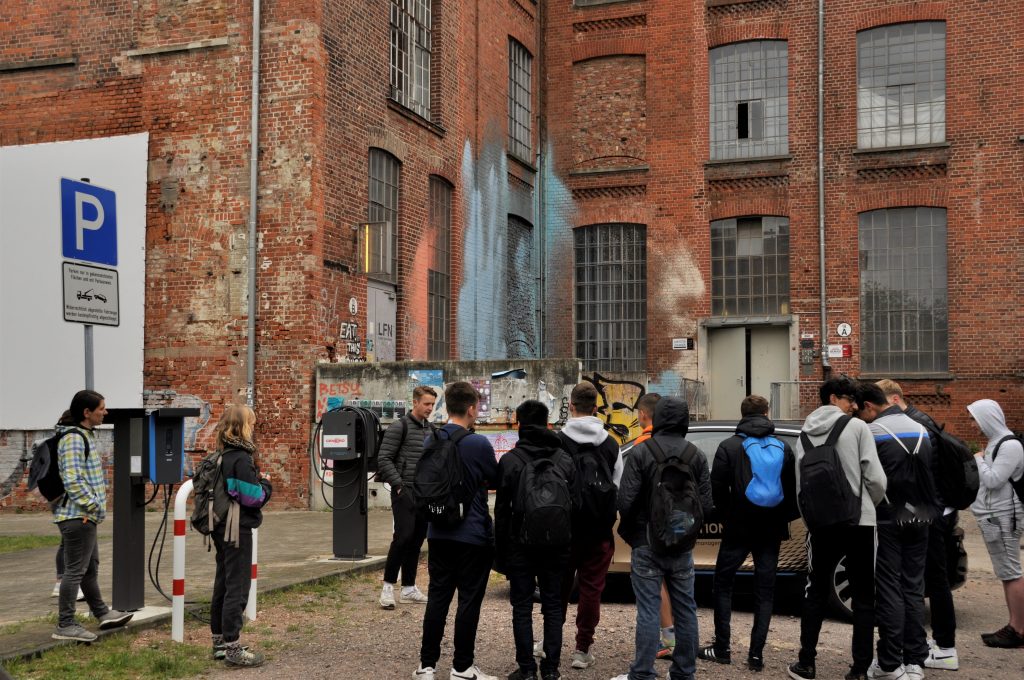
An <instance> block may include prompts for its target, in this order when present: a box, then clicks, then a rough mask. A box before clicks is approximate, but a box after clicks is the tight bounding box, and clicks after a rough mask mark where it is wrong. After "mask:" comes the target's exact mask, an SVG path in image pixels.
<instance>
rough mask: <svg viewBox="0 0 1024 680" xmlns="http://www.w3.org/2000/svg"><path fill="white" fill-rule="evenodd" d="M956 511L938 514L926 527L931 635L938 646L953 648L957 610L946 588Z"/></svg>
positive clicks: (925, 592) (926, 564)
mask: <svg viewBox="0 0 1024 680" xmlns="http://www.w3.org/2000/svg"><path fill="white" fill-rule="evenodd" d="M956 521H957V513H955V512H952V513H950V514H948V515H946V516H945V517H937V518H936V519H935V520H934V521H933V522H932V523H931V526H929V528H928V557H927V558H926V560H925V565H924V594H925V597H927V598H928V604H929V606H930V608H931V610H932V637H934V638H935V644H937V645H938V646H939V647H956V609H955V608H954V607H953V591H952V590H951V589H950V587H949V571H948V570H949V553H950V552H951V551H952V550H953V549H954V547H955V539H954V538H953V529H955V528H956Z"/></svg>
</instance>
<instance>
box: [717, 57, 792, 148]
mask: <svg viewBox="0 0 1024 680" xmlns="http://www.w3.org/2000/svg"><path fill="white" fill-rule="evenodd" d="M788 49H789V48H788V45H787V43H786V42H785V41H784V40H757V41H753V42H743V43H733V44H731V45H722V46H721V47H716V48H714V49H712V50H711V52H710V54H709V59H708V62H709V68H710V71H711V77H710V83H711V97H710V99H711V158H712V160H726V159H730V158H755V157H757V156H780V155H783V154H786V153H789V91H788V87H789V85H788V73H789V64H788V62H789V51H788Z"/></svg>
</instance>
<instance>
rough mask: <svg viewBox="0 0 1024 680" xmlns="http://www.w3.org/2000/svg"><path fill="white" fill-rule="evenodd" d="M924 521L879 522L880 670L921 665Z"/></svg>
mask: <svg viewBox="0 0 1024 680" xmlns="http://www.w3.org/2000/svg"><path fill="white" fill-rule="evenodd" d="M927 554H928V525H927V524H904V525H898V524H879V525H878V557H877V560H876V562H875V589H876V598H877V600H878V602H877V604H876V606H875V613H876V615H877V619H878V665H879V666H881V668H882V670H883V671H892V670H895V669H896V668H897V667H898V666H900V664H917V665H919V666H920V665H922V664H924V660H925V659H926V658H927V657H928V635H927V633H925V630H924V565H925V558H926V556H927Z"/></svg>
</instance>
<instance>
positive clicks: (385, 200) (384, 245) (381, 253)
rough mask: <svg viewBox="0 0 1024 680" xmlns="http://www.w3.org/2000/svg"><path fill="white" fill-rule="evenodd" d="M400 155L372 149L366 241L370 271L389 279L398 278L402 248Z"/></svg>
mask: <svg viewBox="0 0 1024 680" xmlns="http://www.w3.org/2000/svg"><path fill="white" fill-rule="evenodd" d="M400 167H401V166H400V164H399V162H398V159H397V158H395V157H394V156H392V155H391V154H389V153H388V152H387V151H382V150H380V149H370V209H369V211H368V215H367V218H368V221H369V222H370V223H371V225H373V226H374V228H373V229H371V230H368V233H367V235H366V237H365V241H364V243H363V244H362V247H363V248H364V253H362V257H363V259H364V261H365V262H366V265H365V269H366V273H367V274H369V275H370V276H371V277H373V278H377V279H383V280H385V281H395V280H396V274H397V271H396V259H395V253H396V251H397V249H398V176H399V171H400Z"/></svg>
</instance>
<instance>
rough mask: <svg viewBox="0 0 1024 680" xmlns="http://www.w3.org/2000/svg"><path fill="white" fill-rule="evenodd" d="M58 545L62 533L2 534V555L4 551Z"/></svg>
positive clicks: (0, 542) (0, 550) (0, 551)
mask: <svg viewBox="0 0 1024 680" xmlns="http://www.w3.org/2000/svg"><path fill="white" fill-rule="evenodd" d="M58 545H60V535H54V534H45V535H39V534H25V535H24V536H0V555H2V554H4V553H12V552H19V551H21V550H35V549H36V548H47V547H53V546H58Z"/></svg>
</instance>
